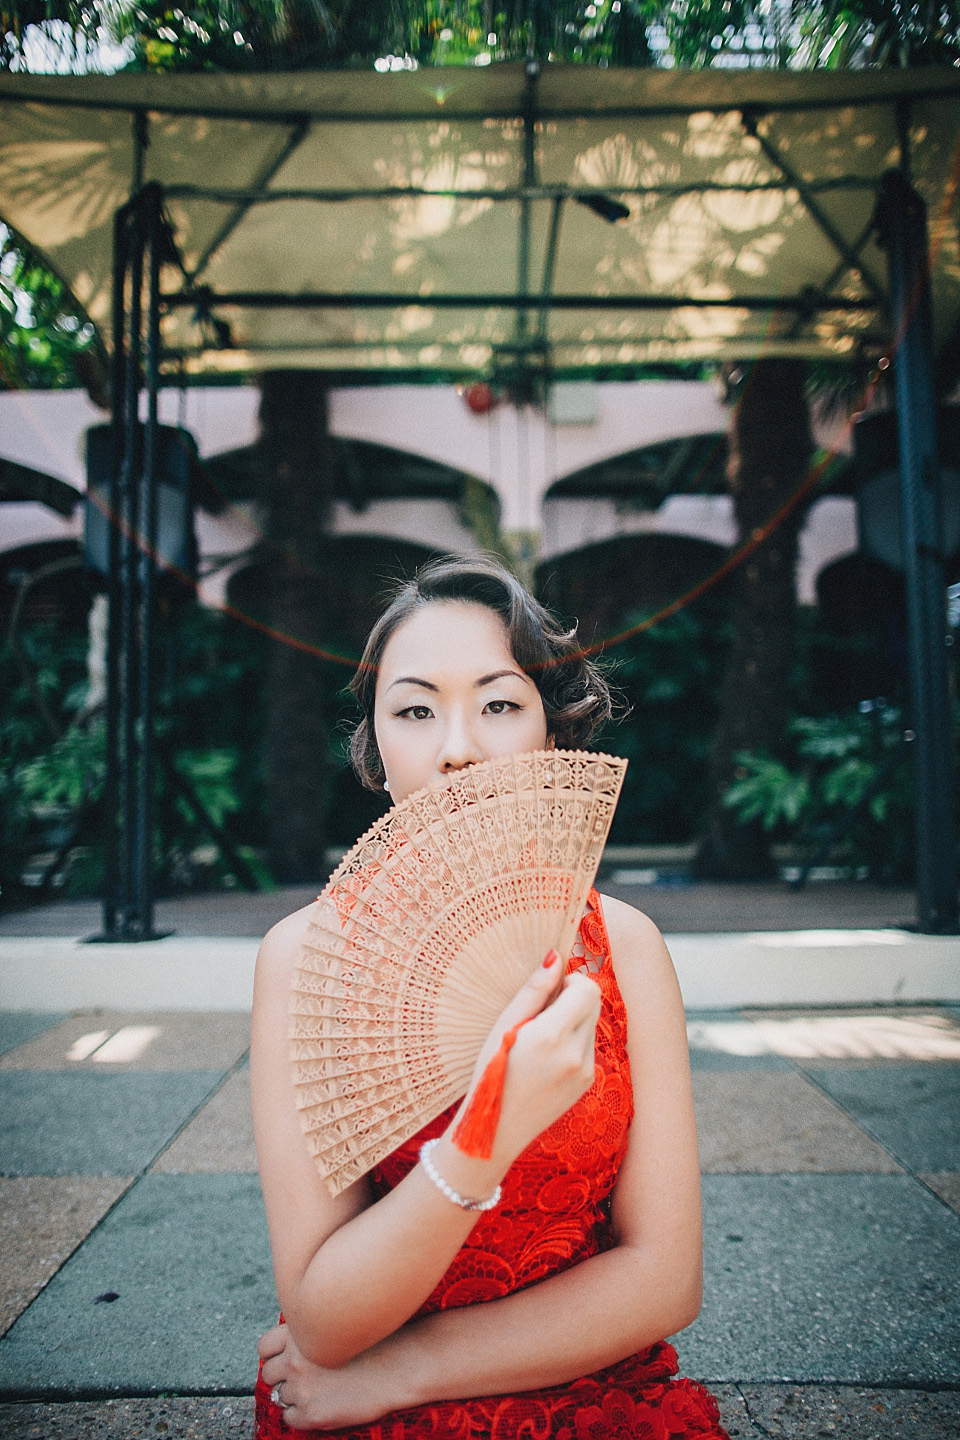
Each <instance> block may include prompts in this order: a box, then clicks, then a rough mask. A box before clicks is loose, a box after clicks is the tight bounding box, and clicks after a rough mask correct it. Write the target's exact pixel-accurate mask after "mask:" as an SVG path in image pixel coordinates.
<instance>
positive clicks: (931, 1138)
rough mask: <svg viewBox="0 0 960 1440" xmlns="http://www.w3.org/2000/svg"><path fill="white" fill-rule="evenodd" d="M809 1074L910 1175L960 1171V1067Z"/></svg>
mask: <svg viewBox="0 0 960 1440" xmlns="http://www.w3.org/2000/svg"><path fill="white" fill-rule="evenodd" d="M807 1073H808V1074H809V1075H810V1077H811V1079H813V1080H815V1081H816V1082H817V1084H818V1085H821V1086H822V1087H823V1089H824V1090H826V1092H827V1093H828V1094H829V1095H830V1096H832V1098H833V1099H834V1100H836V1101H837V1103H838V1104H839V1105H841V1106H842V1107H843V1109H844V1110H846V1112H847V1114H848V1115H851V1116H852V1117H853V1119H854V1120H856V1122H857V1124H858V1125H862V1126H863V1128H864V1130H866V1131H868V1132H869V1134H871V1135H873V1136H874V1137H875V1138H876V1139H877V1140H879V1141H880V1143H881V1144H882V1145H885V1146H886V1147H887V1148H888V1149H889V1150H891V1151H892V1152H893V1154H894V1155H896V1157H897V1159H898V1160H900V1161H901V1162H902V1163H903V1164H904V1165H906V1166H907V1168H908V1169H910V1170H914V1171H920V1170H922V1171H925V1172H928V1171H952V1170H960V1065H952V1064H928V1065H898V1066H893V1067H879V1066H876V1067H875V1066H870V1067H867V1068H857V1069H851V1068H849V1067H842V1068H838V1067H833V1066H831V1067H830V1068H829V1069H820V1068H813V1067H811V1068H810V1069H809V1070H808V1072H807Z"/></svg>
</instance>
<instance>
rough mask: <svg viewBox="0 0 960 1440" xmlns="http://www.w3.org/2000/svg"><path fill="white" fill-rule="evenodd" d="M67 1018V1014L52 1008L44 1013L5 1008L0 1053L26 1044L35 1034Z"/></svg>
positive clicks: (1, 1018) (0, 1027)
mask: <svg viewBox="0 0 960 1440" xmlns="http://www.w3.org/2000/svg"><path fill="white" fill-rule="evenodd" d="M65 1019H66V1014H65V1013H63V1012H60V1011H56V1010H51V1011H50V1012H49V1013H47V1014H44V1013H42V1012H40V1011H36V1010H5V1011H2V1012H0V1055H5V1054H6V1053H7V1051H8V1050H14V1049H16V1047H17V1046H18V1045H25V1044H26V1042H27V1041H28V1040H32V1039H33V1037H34V1035H40V1034H42V1032H43V1031H44V1030H49V1029H50V1027H51V1026H52V1025H57V1024H59V1022H60V1021H61V1020H65Z"/></svg>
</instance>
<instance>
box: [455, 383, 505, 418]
mask: <svg viewBox="0 0 960 1440" xmlns="http://www.w3.org/2000/svg"><path fill="white" fill-rule="evenodd" d="M463 398H464V400H466V402H467V405H468V407H469V408H470V409H471V410H472V411H473V413H474V415H486V414H487V413H488V412H489V411H490V410H492V409H493V407H494V405H496V403H497V397H496V396H495V395H494V393H493V389H492V387H491V386H489V385H488V384H487V383H486V381H485V380H477V381H475V382H474V383H473V384H472V385H468V386H467V388H466V390H464V392H463Z"/></svg>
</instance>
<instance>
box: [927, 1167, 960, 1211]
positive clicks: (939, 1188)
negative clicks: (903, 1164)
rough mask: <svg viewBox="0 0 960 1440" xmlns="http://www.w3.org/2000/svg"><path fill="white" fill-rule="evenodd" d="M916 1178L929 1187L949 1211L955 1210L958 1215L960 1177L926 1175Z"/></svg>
mask: <svg viewBox="0 0 960 1440" xmlns="http://www.w3.org/2000/svg"><path fill="white" fill-rule="evenodd" d="M918 1178H919V1179H920V1180H922V1181H923V1183H924V1185H929V1186H930V1189H931V1190H933V1191H935V1192H936V1194H937V1195H939V1196H940V1199H941V1200H943V1201H944V1202H945V1203H946V1204H947V1205H949V1206H950V1209H951V1210H956V1212H957V1214H958V1215H960V1175H958V1174H952V1175H951V1174H946V1175H942V1174H937V1175H930V1174H927V1175H920V1176H919V1177H918Z"/></svg>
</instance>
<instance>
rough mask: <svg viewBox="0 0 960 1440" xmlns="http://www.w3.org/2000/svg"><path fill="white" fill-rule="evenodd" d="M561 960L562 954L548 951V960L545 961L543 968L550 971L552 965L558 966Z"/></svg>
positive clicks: (556, 951)
mask: <svg viewBox="0 0 960 1440" xmlns="http://www.w3.org/2000/svg"><path fill="white" fill-rule="evenodd" d="M559 959H560V952H559V951H558V950H548V951H547V958H546V959H545V960H544V962H543V968H544V970H549V969H550V966H551V965H556V963H557V961H558V960H559Z"/></svg>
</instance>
